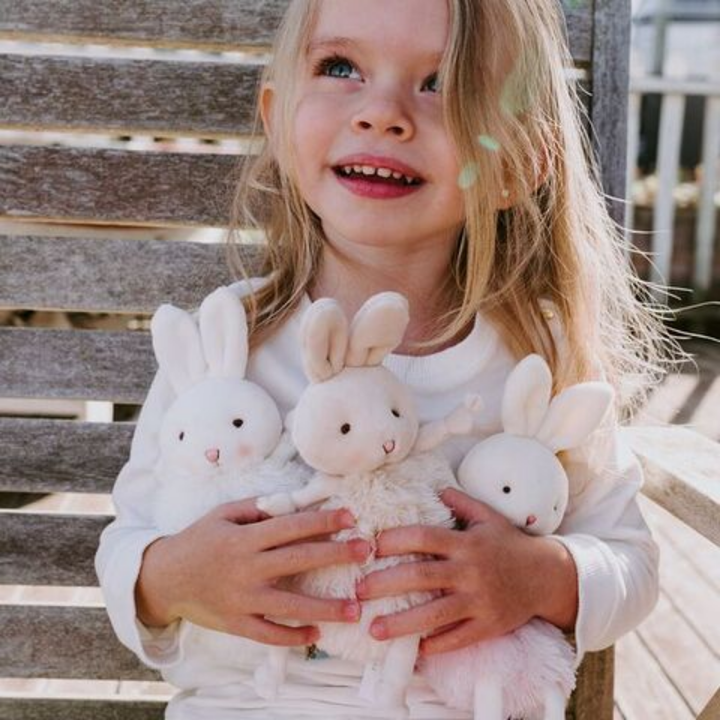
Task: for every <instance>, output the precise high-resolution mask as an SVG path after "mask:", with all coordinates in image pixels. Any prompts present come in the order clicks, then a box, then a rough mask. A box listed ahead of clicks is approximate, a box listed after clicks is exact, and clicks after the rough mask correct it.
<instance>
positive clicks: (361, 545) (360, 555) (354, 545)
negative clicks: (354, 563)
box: [348, 539, 372, 560]
mask: <svg viewBox="0 0 720 720" xmlns="http://www.w3.org/2000/svg"><path fill="white" fill-rule="evenodd" d="M348 545H350V548H351V550H352V554H353V557H356V558H357V559H358V560H367V559H368V555H370V551H371V549H372V548H371V547H370V543H369V542H368V541H367V540H360V539H357V540H351V541H350V542H349V543H348Z"/></svg>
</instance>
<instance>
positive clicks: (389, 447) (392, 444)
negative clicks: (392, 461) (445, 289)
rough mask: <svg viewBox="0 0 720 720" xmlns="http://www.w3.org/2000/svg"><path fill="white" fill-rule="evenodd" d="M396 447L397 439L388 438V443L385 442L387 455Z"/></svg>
mask: <svg viewBox="0 0 720 720" xmlns="http://www.w3.org/2000/svg"><path fill="white" fill-rule="evenodd" d="M394 449H395V441H394V440H388V441H387V442H386V443H383V450H384V451H385V454H386V455H389V454H390V453H391V452H392V451H393V450H394Z"/></svg>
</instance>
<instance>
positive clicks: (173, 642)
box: [101, 530, 189, 670]
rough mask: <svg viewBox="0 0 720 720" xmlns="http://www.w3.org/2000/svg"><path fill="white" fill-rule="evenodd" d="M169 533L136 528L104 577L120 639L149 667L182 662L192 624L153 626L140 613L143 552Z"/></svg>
mask: <svg viewBox="0 0 720 720" xmlns="http://www.w3.org/2000/svg"><path fill="white" fill-rule="evenodd" d="M165 534H166V533H161V532H159V531H157V530H153V531H143V532H137V531H136V532H134V533H133V536H132V537H131V538H128V539H127V540H126V542H125V543H122V544H121V545H120V547H118V548H117V550H116V552H118V553H120V554H121V555H122V562H112V563H109V566H108V567H110V568H112V573H107V576H106V577H104V578H101V586H102V590H103V595H104V597H105V604H106V606H107V611H108V615H109V617H110V622H111V624H112V626H113V629H114V630H115V634H116V635H117V636H118V638H119V640H120V641H121V642H122V643H123V645H125V646H126V647H128V648H129V649H130V650H132V651H133V652H134V653H135V654H136V655H137V656H138V657H139V658H140V660H141V661H142V662H143V663H145V665H147V666H148V667H151V668H153V669H156V670H162V669H165V668H169V667H171V666H173V665H176V664H178V663H179V662H180V661H181V660H182V658H183V646H184V643H183V640H184V638H185V636H186V635H187V630H188V629H189V624H188V623H187V622H185V621H181V620H178V621H175V622H174V623H172V624H171V625H168V626H167V627H165V628H149V627H146V626H145V625H143V623H141V622H140V620H138V617H137V607H136V605H135V585H136V583H137V579H138V576H139V574H140V566H141V565H142V559H143V554H144V553H145V550H146V549H147V547H148V546H149V545H150V544H151V543H153V542H155V540H158V539H160V538H161V537H164V535H165Z"/></svg>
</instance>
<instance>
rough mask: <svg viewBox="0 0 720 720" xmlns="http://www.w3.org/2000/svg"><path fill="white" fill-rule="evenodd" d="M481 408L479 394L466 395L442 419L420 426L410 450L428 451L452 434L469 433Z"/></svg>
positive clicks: (416, 451)
mask: <svg viewBox="0 0 720 720" xmlns="http://www.w3.org/2000/svg"><path fill="white" fill-rule="evenodd" d="M481 408H482V400H481V398H480V396H479V395H475V394H472V395H467V396H466V397H465V400H464V402H463V404H462V405H459V406H458V407H456V408H455V409H454V410H453V411H452V412H451V413H450V414H449V415H446V416H445V417H444V418H442V420H436V421H435V422H430V423H427V424H425V425H423V426H422V427H421V428H420V431H419V432H418V436H417V439H416V440H415V444H414V445H413V449H412V452H414V453H423V452H430V451H431V450H434V449H435V448H436V447H438V445H441V444H442V443H443V442H445V440H447V439H448V438H449V437H452V436H453V435H469V434H470V433H471V432H472V429H473V421H474V418H475V416H476V415H477V414H478V413H479V412H480V410H481Z"/></svg>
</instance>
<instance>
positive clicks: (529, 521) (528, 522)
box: [525, 515, 537, 527]
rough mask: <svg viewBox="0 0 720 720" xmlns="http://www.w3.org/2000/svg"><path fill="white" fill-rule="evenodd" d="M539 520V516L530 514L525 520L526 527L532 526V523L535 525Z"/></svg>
mask: <svg viewBox="0 0 720 720" xmlns="http://www.w3.org/2000/svg"><path fill="white" fill-rule="evenodd" d="M536 522H537V518H536V517H535V516H534V515H528V517H527V520H526V521H525V527H530V525H533V524H534V523H536Z"/></svg>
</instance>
